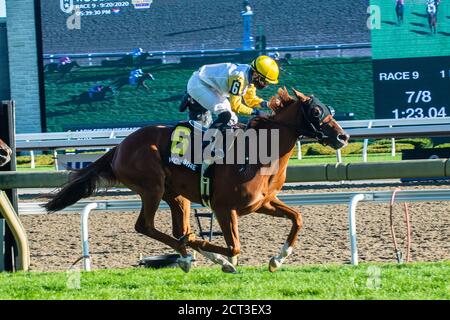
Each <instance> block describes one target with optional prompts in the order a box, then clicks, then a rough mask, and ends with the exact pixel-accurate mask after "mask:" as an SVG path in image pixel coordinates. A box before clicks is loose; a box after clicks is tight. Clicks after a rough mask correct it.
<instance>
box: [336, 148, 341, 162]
mask: <svg viewBox="0 0 450 320" xmlns="http://www.w3.org/2000/svg"><path fill="white" fill-rule="evenodd" d="M336 161H337V163H342V152H341V149H337V150H336Z"/></svg>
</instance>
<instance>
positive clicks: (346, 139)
mask: <svg viewBox="0 0 450 320" xmlns="http://www.w3.org/2000/svg"><path fill="white" fill-rule="evenodd" d="M338 139H339V140H342V141H344V142H347V141H348V139H350V136H349V135H348V134H340V135H338Z"/></svg>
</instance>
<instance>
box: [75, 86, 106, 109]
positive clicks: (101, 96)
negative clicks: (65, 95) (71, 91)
mask: <svg viewBox="0 0 450 320" xmlns="http://www.w3.org/2000/svg"><path fill="white" fill-rule="evenodd" d="M108 93H111V94H114V91H113V89H112V88H111V86H106V87H102V88H101V90H100V91H99V92H89V91H85V92H83V93H81V94H79V95H76V96H72V100H71V102H72V103H75V104H77V105H81V104H86V103H87V104H89V106H91V107H92V102H95V101H103V100H106V95H107V94H108Z"/></svg>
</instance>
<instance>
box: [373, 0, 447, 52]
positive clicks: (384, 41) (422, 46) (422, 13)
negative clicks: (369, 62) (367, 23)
mask: <svg viewBox="0 0 450 320" xmlns="http://www.w3.org/2000/svg"><path fill="white" fill-rule="evenodd" d="M370 3H371V5H377V6H379V7H380V10H381V25H380V29H373V30H372V56H373V58H374V59H395V58H415V57H429V56H445V55H448V54H449V52H450V6H449V4H448V2H447V1H442V2H441V5H440V6H439V7H438V16H437V34H435V35H432V34H431V33H430V28H429V26H428V18H427V15H426V5H425V3H426V0H410V1H405V12H404V22H403V24H402V25H397V16H396V13H395V1H386V0H371V2H370Z"/></svg>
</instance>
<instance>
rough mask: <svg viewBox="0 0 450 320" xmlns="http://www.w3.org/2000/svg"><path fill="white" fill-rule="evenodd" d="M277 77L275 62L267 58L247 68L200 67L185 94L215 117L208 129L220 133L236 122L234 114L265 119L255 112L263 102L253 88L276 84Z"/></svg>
mask: <svg viewBox="0 0 450 320" xmlns="http://www.w3.org/2000/svg"><path fill="white" fill-rule="evenodd" d="M278 75H279V69H278V65H277V63H276V62H275V61H274V60H273V59H272V58H270V57H268V56H259V57H258V58H256V59H255V60H254V61H253V62H252V63H251V65H246V64H233V63H219V64H210V65H204V66H202V67H201V68H200V69H199V70H198V71H195V72H194V73H193V75H192V76H191V78H190V79H189V82H188V85H187V92H188V94H189V95H190V96H191V97H192V98H193V99H194V100H195V101H197V102H198V103H199V104H200V105H201V106H202V107H204V108H205V109H207V110H209V111H211V112H212V113H213V114H215V115H216V116H217V119H216V120H215V121H214V122H213V123H212V124H211V126H210V127H211V128H216V129H219V130H221V131H222V130H223V129H225V128H226V126H227V125H235V124H236V123H237V122H238V118H237V116H236V113H238V114H242V115H247V116H250V115H260V116H265V115H266V114H265V112H263V111H260V110H258V109H259V108H263V107H267V102H266V101H264V100H263V99H261V98H259V97H257V96H256V89H264V88H265V87H267V85H269V84H277V83H278ZM242 100H243V101H242Z"/></svg>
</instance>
